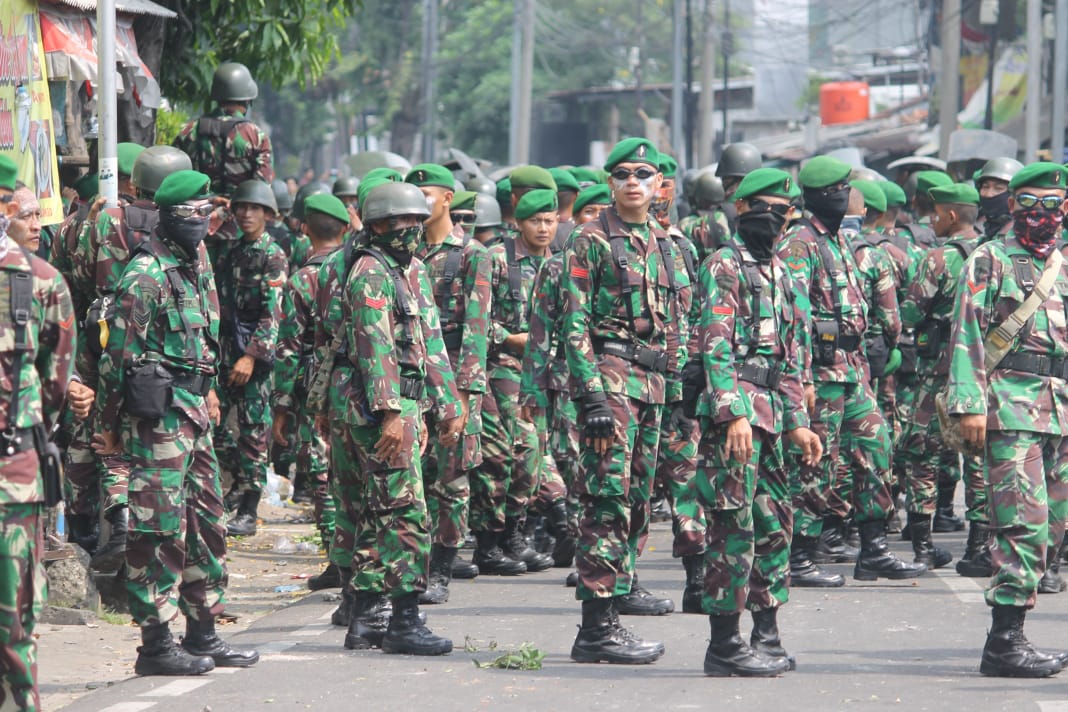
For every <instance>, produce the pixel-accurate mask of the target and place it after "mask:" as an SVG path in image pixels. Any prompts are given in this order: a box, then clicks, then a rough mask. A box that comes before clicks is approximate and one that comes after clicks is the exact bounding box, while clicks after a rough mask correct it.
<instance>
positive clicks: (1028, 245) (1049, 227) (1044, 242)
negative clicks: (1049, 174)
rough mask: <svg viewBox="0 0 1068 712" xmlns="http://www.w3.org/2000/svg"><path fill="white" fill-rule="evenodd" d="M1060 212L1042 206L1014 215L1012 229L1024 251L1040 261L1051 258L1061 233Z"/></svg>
mask: <svg viewBox="0 0 1068 712" xmlns="http://www.w3.org/2000/svg"><path fill="white" fill-rule="evenodd" d="M1063 217H1064V216H1063V214H1062V213H1061V211H1060V210H1049V209H1048V208H1044V207H1042V206H1041V205H1036V206H1034V207H1033V208H1028V209H1026V210H1018V211H1016V212H1014V213H1013V214H1012V229H1013V233H1014V234H1015V235H1016V239H1018V240H1019V241H1020V244H1021V245H1023V247H1024V249H1026V250H1027V251H1028V252H1030V253H1031V254H1032V255H1034V256H1035V257H1038V258H1039V259H1045V258H1047V257H1049V255H1050V253H1052V252H1053V249H1054V248H1055V247H1056V246H1057V236H1058V235H1059V234H1060V231H1061V219H1062V218H1063Z"/></svg>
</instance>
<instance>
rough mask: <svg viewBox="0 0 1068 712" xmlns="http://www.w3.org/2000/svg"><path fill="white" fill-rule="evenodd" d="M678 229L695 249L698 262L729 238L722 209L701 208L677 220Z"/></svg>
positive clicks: (725, 217) (728, 230)
mask: <svg viewBox="0 0 1068 712" xmlns="http://www.w3.org/2000/svg"><path fill="white" fill-rule="evenodd" d="M679 230H681V231H682V234H683V235H685V236H686V238H687V239H688V240H689V241H690V242H691V243H692V244H693V246H694V248H695V249H696V250H697V261H698V264H700V263H701V262H703V261H704V260H705V259H706V258H707V257H708V256H709V255H711V254H713V253H715V251H716V250H718V249H719V248H720V247H722V246H723V245H724V244H725V243H726V242H727V240H728V239H729V238H730V229H729V228H728V226H727V216H726V215H725V214H724V213H723V211H722V210H716V211H714V212H708V211H704V210H702V211H701V212H700V213H698V214H697V215H689V216H687V217H685V218H683V219H682V220H680V221H679Z"/></svg>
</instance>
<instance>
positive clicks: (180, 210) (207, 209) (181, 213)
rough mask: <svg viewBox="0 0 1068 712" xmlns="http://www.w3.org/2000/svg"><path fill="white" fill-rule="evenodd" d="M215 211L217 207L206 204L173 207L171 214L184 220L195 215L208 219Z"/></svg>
mask: <svg viewBox="0 0 1068 712" xmlns="http://www.w3.org/2000/svg"><path fill="white" fill-rule="evenodd" d="M214 211H215V206H214V205H212V204H211V203H205V204H204V205H172V206H171V213H172V214H173V215H174V216H175V217H179V218H182V219H185V218H191V217H193V216H194V215H199V216H200V217H202V218H206V217H208V216H209V215H211V214H212V213H213V212H214Z"/></svg>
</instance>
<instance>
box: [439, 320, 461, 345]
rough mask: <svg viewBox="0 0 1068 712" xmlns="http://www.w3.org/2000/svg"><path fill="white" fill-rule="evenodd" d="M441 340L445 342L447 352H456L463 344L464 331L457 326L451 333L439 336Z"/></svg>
mask: <svg viewBox="0 0 1068 712" xmlns="http://www.w3.org/2000/svg"><path fill="white" fill-rule="evenodd" d="M441 338H442V340H444V341H445V349H446V350H448V351H458V350H459V348H460V346H461V345H462V344H463V342H464V330H463V327H462V326H457V327H456V328H455V329H453V330H452V331H445V332H442V334H441Z"/></svg>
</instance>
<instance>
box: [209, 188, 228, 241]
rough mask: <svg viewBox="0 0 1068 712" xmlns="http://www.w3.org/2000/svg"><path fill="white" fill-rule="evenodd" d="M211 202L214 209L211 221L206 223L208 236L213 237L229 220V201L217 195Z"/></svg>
mask: <svg viewBox="0 0 1068 712" xmlns="http://www.w3.org/2000/svg"><path fill="white" fill-rule="evenodd" d="M212 202H213V203H214V204H215V206H216V207H215V210H213V211H212V213H211V219H210V220H209V221H208V234H209V235H214V234H215V233H216V232H218V231H219V228H221V227H222V226H223V223H225V222H226V221H227V220H229V219H230V201H229V200H228V199H227V198H224V197H222V196H221V195H218V196H216V197H215V199H214V200H213V201H212Z"/></svg>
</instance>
